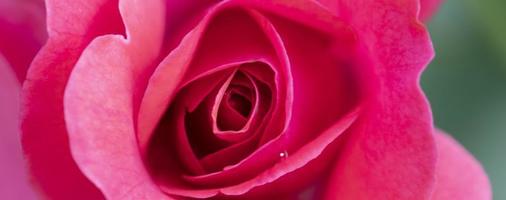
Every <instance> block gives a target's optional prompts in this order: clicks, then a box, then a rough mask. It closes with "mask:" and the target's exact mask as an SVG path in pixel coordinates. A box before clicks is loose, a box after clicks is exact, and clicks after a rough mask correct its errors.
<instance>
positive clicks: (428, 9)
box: [316, 0, 443, 21]
mask: <svg viewBox="0 0 506 200" xmlns="http://www.w3.org/2000/svg"><path fill="white" fill-rule="evenodd" d="M316 1H318V2H319V3H321V4H322V5H323V6H325V7H327V9H329V10H331V11H333V12H335V13H336V14H338V15H339V14H340V13H339V9H340V8H339V0H316ZM419 1H420V6H419V7H420V8H419V9H420V10H419V12H418V17H419V19H420V20H422V21H427V20H429V19H430V18H431V16H432V15H433V14H434V13H435V12H436V10H437V9H438V8H439V5H441V3H442V2H443V0H419Z"/></svg>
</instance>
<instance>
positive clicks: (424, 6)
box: [418, 0, 443, 22]
mask: <svg viewBox="0 0 506 200" xmlns="http://www.w3.org/2000/svg"><path fill="white" fill-rule="evenodd" d="M441 3H443V0H420V12H419V13H418V17H419V18H420V20H422V21H424V22H426V21H428V20H429V19H430V18H431V17H432V16H433V15H434V13H436V11H437V9H438V8H439V6H440V5H441Z"/></svg>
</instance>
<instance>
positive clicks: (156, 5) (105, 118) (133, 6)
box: [64, 0, 168, 199]
mask: <svg viewBox="0 0 506 200" xmlns="http://www.w3.org/2000/svg"><path fill="white" fill-rule="evenodd" d="M163 5H164V4H163V1H161V0H160V1H149V2H141V1H135V0H120V2H119V9H120V13H121V16H122V18H123V20H124V23H125V25H126V32H127V34H126V35H127V38H126V39H125V38H123V37H122V36H120V35H106V36H102V37H97V38H96V39H95V40H94V41H93V42H91V43H90V45H89V46H88V47H87V48H86V49H85V50H84V51H83V53H82V54H81V58H80V59H79V61H78V62H77V63H76V65H75V68H74V70H73V71H72V75H71V76H70V78H69V82H68V85H67V88H66V90H65V97H64V107H65V121H66V124H67V129H68V132H69V133H68V135H69V143H70V147H71V151H72V155H73V157H74V159H75V161H76V163H77V164H78V166H79V168H80V169H81V171H82V172H83V173H84V174H85V175H86V176H87V177H88V178H89V179H90V180H91V181H92V182H93V183H95V185H97V187H98V188H100V189H101V190H102V192H103V193H104V195H105V196H106V197H107V198H110V199H125V198H126V199H166V198H168V196H166V195H165V194H163V193H162V192H161V191H160V190H159V189H158V187H157V186H156V185H155V184H154V183H153V182H152V180H151V178H150V176H149V175H148V173H147V171H146V169H145V167H144V163H143V160H142V158H141V155H140V153H139V150H138V146H137V140H136V134H135V130H134V128H135V124H134V118H133V117H134V104H133V103H134V101H135V97H136V96H135V93H136V91H135V90H136V89H137V87H136V83H137V82H139V81H142V79H141V78H143V76H142V74H143V73H144V72H145V69H146V68H148V67H149V65H150V64H151V63H152V62H153V61H154V60H155V59H156V57H157V56H158V54H159V51H160V49H161V43H162V38H163V30H164V16H165V10H164V6H163ZM140 18H141V19H143V21H139V20H138V19H140ZM144 21H147V22H149V23H144ZM125 166H127V167H125Z"/></svg>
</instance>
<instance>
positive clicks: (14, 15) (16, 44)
mask: <svg viewBox="0 0 506 200" xmlns="http://www.w3.org/2000/svg"><path fill="white" fill-rule="evenodd" d="M44 15H45V12H44V1H42V0H0V52H1V53H2V54H3V56H5V59H6V60H7V61H8V62H9V63H10V64H11V67H12V68H13V70H14V72H15V73H16V75H17V77H18V80H19V81H20V82H23V81H24V79H25V75H26V71H27V69H28V66H29V65H30V62H31V61H32V59H33V57H34V56H35V54H36V53H37V51H38V50H39V49H40V47H41V46H42V44H43V42H44V41H45V40H46V38H47V33H46V29H45V20H44V19H45V18H44Z"/></svg>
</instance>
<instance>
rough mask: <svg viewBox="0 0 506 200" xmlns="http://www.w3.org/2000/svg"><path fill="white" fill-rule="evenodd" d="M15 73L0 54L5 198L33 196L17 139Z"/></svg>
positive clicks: (0, 172)
mask: <svg viewBox="0 0 506 200" xmlns="http://www.w3.org/2000/svg"><path fill="white" fill-rule="evenodd" d="M20 90H21V86H20V85H19V83H18V81H17V80H16V74H15V73H14V72H13V70H12V69H11V67H10V65H9V64H8V63H7V61H6V60H5V59H4V58H3V56H2V54H0V110H1V111H2V112H0V127H1V129H2V130H1V131H0V137H1V138H2V139H1V140H0V163H2V164H1V165H0V177H1V178H0V196H1V197H2V198H4V199H35V197H36V194H35V193H34V191H33V189H32V188H31V187H30V186H31V184H30V183H29V182H28V176H27V171H26V167H25V163H24V159H23V155H22V152H21V143H20V139H19V134H20V131H19V127H18V124H19V122H18V119H19V92H20Z"/></svg>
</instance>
